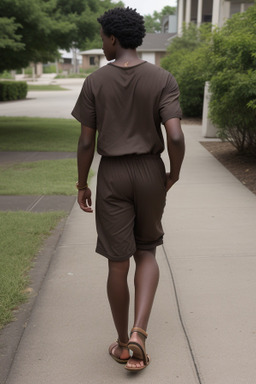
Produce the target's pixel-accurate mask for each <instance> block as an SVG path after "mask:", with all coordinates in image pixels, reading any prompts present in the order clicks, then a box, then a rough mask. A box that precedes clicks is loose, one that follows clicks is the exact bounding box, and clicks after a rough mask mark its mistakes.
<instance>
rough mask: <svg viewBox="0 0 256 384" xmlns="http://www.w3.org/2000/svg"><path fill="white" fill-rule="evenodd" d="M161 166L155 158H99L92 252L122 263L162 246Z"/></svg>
mask: <svg viewBox="0 0 256 384" xmlns="http://www.w3.org/2000/svg"><path fill="white" fill-rule="evenodd" d="M165 182H166V176H165V167H164V164H163V161H162V159H161V158H160V156H157V155H128V156H120V157H102V159H101V162H100V166H99V170H98V181H97V196H96V226H97V232H98V240H97V247H96V252H97V253H100V254H101V255H103V256H105V257H107V258H108V259H110V260H113V261H123V260H126V259H128V258H130V257H131V256H132V255H134V253H135V251H136V249H151V248H154V247H156V246H157V245H160V244H162V243H163V235H164V232H163V228H162V224H161V219H162V214H163V211H164V206H165V201H166V190H165Z"/></svg>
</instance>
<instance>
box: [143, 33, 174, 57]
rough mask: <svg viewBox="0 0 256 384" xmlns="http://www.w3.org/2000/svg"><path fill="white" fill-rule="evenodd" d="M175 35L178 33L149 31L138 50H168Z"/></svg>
mask: <svg viewBox="0 0 256 384" xmlns="http://www.w3.org/2000/svg"><path fill="white" fill-rule="evenodd" d="M174 36H176V33H147V34H146V36H145V37H144V39H143V43H142V45H141V46H140V47H138V48H137V51H139V52H140V51H147V52H157V51H160V52H166V49H167V47H168V45H169V44H170V42H171V38H172V37H174Z"/></svg>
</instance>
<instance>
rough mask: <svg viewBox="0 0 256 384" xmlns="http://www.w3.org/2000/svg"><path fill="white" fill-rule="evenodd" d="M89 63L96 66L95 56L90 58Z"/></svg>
mask: <svg viewBox="0 0 256 384" xmlns="http://www.w3.org/2000/svg"><path fill="white" fill-rule="evenodd" d="M89 62H90V65H95V57H94V56H90V57H89Z"/></svg>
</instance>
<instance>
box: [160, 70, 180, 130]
mask: <svg viewBox="0 0 256 384" xmlns="http://www.w3.org/2000/svg"><path fill="white" fill-rule="evenodd" d="M179 96H180V92H179V87H178V84H177V82H176V80H175V79H174V77H173V76H172V75H171V74H169V76H168V79H167V82H166V86H165V87H164V89H163V91H162V95H161V98H160V105H159V113H160V117H161V121H162V123H165V122H166V121H167V120H169V119H173V118H175V117H177V118H179V119H181V118H182V111H181V108H180V103H179Z"/></svg>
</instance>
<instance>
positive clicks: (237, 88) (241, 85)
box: [209, 5, 256, 155]
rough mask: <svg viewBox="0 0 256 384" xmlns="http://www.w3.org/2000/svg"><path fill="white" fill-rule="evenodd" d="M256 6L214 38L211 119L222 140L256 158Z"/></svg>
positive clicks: (230, 23) (230, 21)
mask: <svg viewBox="0 0 256 384" xmlns="http://www.w3.org/2000/svg"><path fill="white" fill-rule="evenodd" d="M255 20H256V5H254V6H251V7H249V8H248V10H247V11H246V12H244V13H242V14H235V15H233V17H232V18H231V19H229V20H228V21H227V22H226V24H225V26H224V27H223V28H222V29H221V30H219V31H216V32H215V33H214V34H213V43H212V48H211V52H212V68H213V71H214V73H215V74H214V76H213V77H212V79H211V80H210V91H211V93H212V96H211V100H210V105H209V106H210V118H211V120H212V121H213V123H214V124H215V125H216V126H217V128H218V134H219V136H220V137H221V138H222V139H226V140H229V141H230V142H231V143H232V144H233V145H234V146H235V148H237V150H238V151H239V152H240V153H245V152H246V153H250V154H253V155H256V53H255V52H256V39H255V36H256V23H255Z"/></svg>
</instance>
